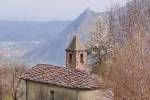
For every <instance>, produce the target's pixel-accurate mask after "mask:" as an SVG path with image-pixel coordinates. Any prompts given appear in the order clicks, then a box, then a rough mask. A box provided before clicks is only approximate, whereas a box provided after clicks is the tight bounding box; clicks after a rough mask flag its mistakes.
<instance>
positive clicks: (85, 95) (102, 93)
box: [78, 89, 112, 100]
mask: <svg viewBox="0 0 150 100" xmlns="http://www.w3.org/2000/svg"><path fill="white" fill-rule="evenodd" d="M106 95H107V90H103V89H102V90H92V91H88V90H87V91H84V90H81V91H80V92H79V95H78V98H79V99H78V100H112V99H110V98H106Z"/></svg>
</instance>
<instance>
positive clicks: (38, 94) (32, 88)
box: [26, 81, 108, 100]
mask: <svg viewBox="0 0 150 100" xmlns="http://www.w3.org/2000/svg"><path fill="white" fill-rule="evenodd" d="M50 91H54V100H108V99H106V98H105V97H104V94H105V90H78V89H69V88H63V87H59V86H53V85H48V84H41V83H36V82H32V81H27V82H26V92H27V95H26V96H27V100H51V99H50V98H51V93H50Z"/></svg>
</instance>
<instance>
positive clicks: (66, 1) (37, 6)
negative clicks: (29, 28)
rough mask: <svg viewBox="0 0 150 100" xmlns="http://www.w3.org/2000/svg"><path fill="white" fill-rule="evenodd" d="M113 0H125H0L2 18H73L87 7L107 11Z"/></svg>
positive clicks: (26, 19) (38, 19)
mask: <svg viewBox="0 0 150 100" xmlns="http://www.w3.org/2000/svg"><path fill="white" fill-rule="evenodd" d="M112 1H115V2H118V1H121V4H123V1H125V0H0V20H25V21H50V20H71V19H74V18H76V17H77V16H79V14H80V13H82V12H83V11H84V10H85V9H86V8H91V9H92V10H95V11H97V12H102V11H105V10H106V9H107V8H108V7H110V5H112V3H113V2H112Z"/></svg>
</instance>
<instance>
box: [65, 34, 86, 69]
mask: <svg viewBox="0 0 150 100" xmlns="http://www.w3.org/2000/svg"><path fill="white" fill-rule="evenodd" d="M86 66H87V49H86V48H85V46H84V45H83V44H82V43H81V41H80V39H79V37H78V36H77V35H75V36H74V38H73V39H72V41H71V43H70V44H69V46H68V48H67V49H66V67H70V68H76V69H80V70H84V69H85V68H86Z"/></svg>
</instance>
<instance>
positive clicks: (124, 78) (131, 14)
mask: <svg viewBox="0 0 150 100" xmlns="http://www.w3.org/2000/svg"><path fill="white" fill-rule="evenodd" d="M149 9H150V1H149V0H132V2H128V4H127V6H126V9H125V10H122V9H118V10H117V11H116V12H114V13H115V15H113V16H114V17H113V16H112V13H111V14H110V15H111V17H113V19H115V22H114V23H113V24H115V25H117V26H118V27H113V26H114V25H112V27H111V28H113V31H112V32H113V34H115V36H116V37H115V39H117V41H116V42H115V50H114V52H113V60H112V66H111V67H110V70H109V76H108V77H109V78H108V79H110V80H111V81H113V82H115V83H116V85H115V100H129V99H132V100H148V99H149V98H150V85H149V84H150V67H149V61H148V59H150V52H149V50H150V46H149V45H150V42H149V39H150V36H149V34H148V33H149V31H150V30H149V27H150V14H149V11H150V10H149ZM114 30H115V31H114ZM120 40H121V41H120ZM118 44H119V45H118Z"/></svg>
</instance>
